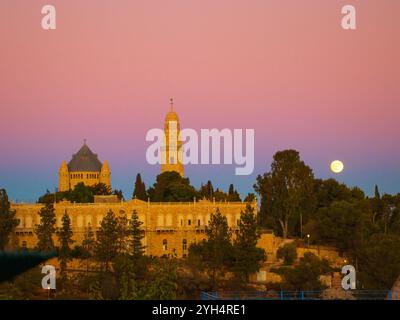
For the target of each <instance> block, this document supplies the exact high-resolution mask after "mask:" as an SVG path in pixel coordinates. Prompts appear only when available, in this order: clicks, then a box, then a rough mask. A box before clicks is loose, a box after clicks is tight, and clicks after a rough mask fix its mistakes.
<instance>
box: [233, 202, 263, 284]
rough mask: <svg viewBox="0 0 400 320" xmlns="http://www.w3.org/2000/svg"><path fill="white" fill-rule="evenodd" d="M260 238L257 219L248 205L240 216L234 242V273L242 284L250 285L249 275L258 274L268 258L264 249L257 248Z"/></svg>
mask: <svg viewBox="0 0 400 320" xmlns="http://www.w3.org/2000/svg"><path fill="white" fill-rule="evenodd" d="M259 238H260V232H259V229H258V224H257V217H256V215H255V214H254V208H253V207H251V206H250V205H249V204H248V205H247V206H246V210H245V211H242V212H241V214H240V220H239V229H238V230H237V233H236V237H235V240H234V241H233V249H234V250H233V252H234V264H233V272H234V273H235V275H236V277H237V278H238V279H239V280H240V281H241V282H242V283H248V281H249V275H250V274H251V273H255V272H257V271H258V270H259V269H260V267H261V264H262V262H263V261H264V260H265V258H266V256H265V251H264V249H261V248H258V247H257V241H258V239H259Z"/></svg>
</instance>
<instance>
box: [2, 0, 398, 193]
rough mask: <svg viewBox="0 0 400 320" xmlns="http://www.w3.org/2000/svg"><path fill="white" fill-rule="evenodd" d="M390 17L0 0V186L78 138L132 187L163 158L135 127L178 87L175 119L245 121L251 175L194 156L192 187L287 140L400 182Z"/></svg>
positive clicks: (391, 10)
mask: <svg viewBox="0 0 400 320" xmlns="http://www.w3.org/2000/svg"><path fill="white" fill-rule="evenodd" d="M45 4H53V5H55V7H56V9H57V30H53V31H44V30H43V29H42V28H41V18H42V14H41V8H42V6H43V5H45ZM345 4H352V5H354V6H355V7H356V9H357V30H356V31H345V30H343V29H342V28H341V24H340V21H341V17H342V15H341V7H342V6H343V5H345ZM399 17H400V1H395V0H362V1H361V0H346V1H341V0H340V1H339V0H329V1H321V0H218V1H215V0H201V1H200V0H190V1H188V0H168V1H161V0H151V1H149V0H115V1H108V0H85V1H78V0H68V1H65V0H64V1H62V0H46V1H39V0H30V1H24V0H1V2H0V40H1V50H0V115H1V117H0V187H4V188H6V189H7V191H8V193H9V196H10V197H11V198H12V199H13V200H15V199H17V200H23V201H35V200H36V199H37V197H38V196H39V195H40V194H42V193H44V192H45V191H46V189H50V190H53V189H54V188H55V187H56V186H57V180H58V168H59V165H60V163H61V161H62V160H63V159H65V160H66V161H69V160H70V158H71V155H72V154H73V153H75V152H76V151H77V150H78V149H79V148H80V146H81V144H82V141H83V139H84V138H86V139H87V142H88V145H89V146H90V147H91V149H92V150H93V151H94V152H95V153H97V154H98V155H99V158H100V160H104V159H106V160H108V162H109V164H110V168H111V171H112V185H113V188H117V189H122V190H123V191H124V194H125V197H126V198H129V197H130V196H131V193H132V187H133V180H134V177H135V175H136V173H137V172H141V173H142V176H143V177H144V179H145V181H146V183H147V184H146V185H148V184H149V183H153V181H154V178H155V176H156V174H157V173H158V172H159V167H157V166H150V165H148V164H147V163H146V159H145V150H146V148H147V146H148V145H149V144H148V143H146V141H145V135H146V132H147V130H149V129H151V128H157V127H160V128H161V127H162V125H163V121H164V116H165V114H166V112H167V111H168V109H169V105H168V100H169V98H170V97H174V100H175V110H176V111H177V113H178V114H179V116H180V119H181V127H182V128H193V129H196V130H200V129H201V128H219V129H222V128H231V129H234V128H253V129H255V140H256V145H255V157H256V163H255V171H254V174H253V175H251V176H245V177H243V176H235V175H234V166H189V167H187V168H186V175H187V176H188V177H189V178H190V179H191V181H192V182H193V183H194V185H195V186H199V185H200V183H201V182H202V181H203V182H206V181H207V180H208V179H211V180H212V181H213V182H214V185H215V186H220V187H222V188H224V189H226V188H227V186H228V185H229V183H231V182H232V183H234V184H235V185H236V186H237V187H238V189H239V191H240V192H241V193H242V194H246V193H247V192H251V191H253V190H252V185H253V183H254V181H255V177H256V175H257V174H259V173H263V172H265V171H266V170H269V168H270V164H271V160H272V156H273V154H274V153H275V152H276V151H278V150H283V149H287V148H295V149H297V150H299V151H300V153H301V156H302V158H303V160H304V161H305V162H306V163H307V164H308V165H310V166H311V167H312V168H313V169H314V173H315V175H316V176H317V177H320V178H328V177H333V174H332V173H330V171H329V163H330V162H331V161H332V160H335V159H340V160H342V161H343V162H344V164H345V171H344V172H343V173H342V174H340V175H336V176H335V177H336V178H337V179H338V180H339V181H342V182H345V183H347V184H349V185H351V186H354V185H358V186H360V187H361V188H363V189H364V190H365V191H366V192H367V193H371V192H372V191H373V186H374V185H375V184H378V185H379V186H380V189H381V191H382V192H389V193H397V192H400V147H399V137H400V123H399V122H400V90H399V84H400V63H399V57H400V41H399V36H400V19H399Z"/></svg>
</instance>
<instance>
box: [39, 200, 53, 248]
mask: <svg viewBox="0 0 400 320" xmlns="http://www.w3.org/2000/svg"><path fill="white" fill-rule="evenodd" d="M39 217H40V223H39V224H38V225H36V228H35V233H36V236H37V238H38V242H37V245H36V246H37V249H38V250H40V251H44V252H51V251H53V250H54V241H53V235H54V233H55V231H56V227H55V225H56V214H55V213H54V207H53V204H51V203H47V204H45V206H44V207H43V208H42V209H40V211H39Z"/></svg>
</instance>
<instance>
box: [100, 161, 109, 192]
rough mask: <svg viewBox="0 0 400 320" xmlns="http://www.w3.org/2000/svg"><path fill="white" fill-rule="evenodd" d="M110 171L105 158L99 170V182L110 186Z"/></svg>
mask: <svg viewBox="0 0 400 320" xmlns="http://www.w3.org/2000/svg"><path fill="white" fill-rule="evenodd" d="M110 180H111V172H110V168H109V167H108V162H107V160H104V162H103V165H102V166H101V170H100V183H104V184H105V185H106V186H111V181H110Z"/></svg>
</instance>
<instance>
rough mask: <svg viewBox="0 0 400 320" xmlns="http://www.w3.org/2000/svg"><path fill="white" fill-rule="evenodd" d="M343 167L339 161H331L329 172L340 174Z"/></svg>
mask: <svg viewBox="0 0 400 320" xmlns="http://www.w3.org/2000/svg"><path fill="white" fill-rule="evenodd" d="M343 168H344V165H343V162H342V161H340V160H335V161H332V163H331V170H332V172H333V173H340V172H342V171H343Z"/></svg>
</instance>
